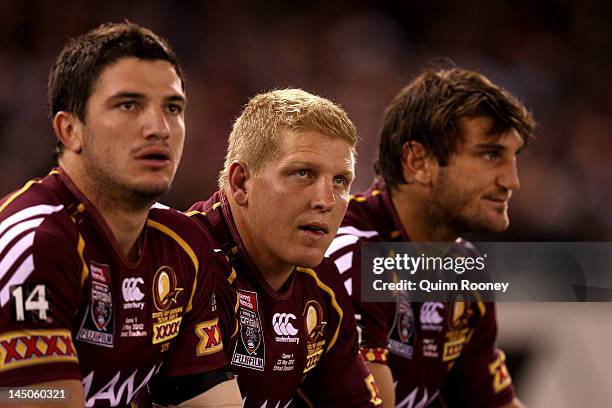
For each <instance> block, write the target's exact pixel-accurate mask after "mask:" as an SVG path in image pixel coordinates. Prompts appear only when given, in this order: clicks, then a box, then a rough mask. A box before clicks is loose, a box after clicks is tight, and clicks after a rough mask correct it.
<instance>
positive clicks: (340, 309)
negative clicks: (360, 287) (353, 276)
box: [301, 263, 382, 407]
mask: <svg viewBox="0 0 612 408" xmlns="http://www.w3.org/2000/svg"><path fill="white" fill-rule="evenodd" d="M329 265H330V269H336V268H335V267H333V265H331V263H330V264H329ZM325 273H326V275H327V276H328V278H329V279H326V281H327V283H329V289H330V290H331V291H332V292H333V297H332V299H331V302H330V304H331V305H330V310H331V311H332V312H331V314H332V315H334V316H337V317H338V318H337V319H336V321H335V325H334V326H332V327H334V328H337V331H336V332H331V331H330V332H329V336H330V338H331V339H330V340H329V342H328V346H327V347H328V348H327V350H326V352H325V355H324V357H323V358H322V361H321V362H320V363H319V364H318V365H317V367H316V368H315V369H314V370H313V372H312V374H311V375H309V376H308V377H307V378H306V380H305V382H304V383H303V385H302V387H301V391H302V393H303V396H304V397H305V398H306V399H307V400H308V401H310V403H311V404H312V405H313V406H316V407H377V406H381V405H382V400H381V399H380V398H379V397H378V389H377V387H376V383H375V382H374V378H373V376H372V375H371V374H370V372H369V370H368V369H367V368H366V366H365V364H364V362H363V359H362V358H361V355H360V354H359V344H358V334H357V327H356V324H355V318H354V313H353V307H352V305H351V301H350V298H349V297H348V294H347V293H346V291H345V290H344V288H343V287H342V283H341V281H340V279H339V277H338V276H337V271H325ZM334 273H335V274H336V275H333V274H334ZM330 275H331V276H330ZM334 281H335V282H334ZM330 320H331V319H330ZM332 327H330V329H331V328H332Z"/></svg>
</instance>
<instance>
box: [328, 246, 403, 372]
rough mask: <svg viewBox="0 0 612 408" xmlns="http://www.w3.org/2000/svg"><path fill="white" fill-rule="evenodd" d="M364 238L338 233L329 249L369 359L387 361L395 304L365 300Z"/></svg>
mask: <svg viewBox="0 0 612 408" xmlns="http://www.w3.org/2000/svg"><path fill="white" fill-rule="evenodd" d="M362 242H363V239H362V238H360V237H358V236H355V235H339V236H337V237H336V238H335V239H334V241H333V242H332V245H331V246H330V249H329V250H328V252H327V255H328V256H329V258H330V259H331V260H332V261H333V262H334V263H335V265H336V267H337V269H338V271H339V273H340V277H341V279H342V280H343V283H344V286H345V288H346V290H347V292H348V294H349V296H350V299H351V302H352V305H353V309H354V311H355V319H356V322H357V327H358V330H359V337H360V338H359V346H360V349H361V354H362V356H363V358H364V360H365V361H368V362H376V363H381V364H386V363H387V354H388V352H389V351H388V348H387V344H388V339H387V337H388V334H389V331H390V329H391V328H390V323H392V322H390V321H389V320H390V319H389V316H393V310H389V307H390V306H389V305H391V307H392V306H393V304H388V303H383V302H362V301H361V244H362Z"/></svg>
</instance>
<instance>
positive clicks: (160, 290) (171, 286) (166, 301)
mask: <svg viewBox="0 0 612 408" xmlns="http://www.w3.org/2000/svg"><path fill="white" fill-rule="evenodd" d="M182 291H183V288H177V281H176V273H174V270H172V268H170V267H169V266H162V267H161V268H159V269H158V270H157V272H156V273H155V277H154V278H153V302H154V303H155V307H156V308H157V310H159V311H165V310H168V309H169V308H170V307H171V306H172V305H173V304H176V303H177V299H178V296H179V294H180V293H181V292H182Z"/></svg>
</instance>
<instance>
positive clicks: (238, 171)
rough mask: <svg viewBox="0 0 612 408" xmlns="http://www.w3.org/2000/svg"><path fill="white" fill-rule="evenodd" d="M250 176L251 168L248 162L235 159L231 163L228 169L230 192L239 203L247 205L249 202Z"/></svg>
mask: <svg viewBox="0 0 612 408" xmlns="http://www.w3.org/2000/svg"><path fill="white" fill-rule="evenodd" d="M249 177H250V173H249V168H248V167H247V165H246V164H244V163H243V162H241V161H234V162H233V163H232V164H230V167H229V171H228V178H229V193H230V194H231V195H232V197H233V198H234V201H236V204H238V205H241V206H245V205H247V203H248V202H249V193H248V191H247V181H248V180H249Z"/></svg>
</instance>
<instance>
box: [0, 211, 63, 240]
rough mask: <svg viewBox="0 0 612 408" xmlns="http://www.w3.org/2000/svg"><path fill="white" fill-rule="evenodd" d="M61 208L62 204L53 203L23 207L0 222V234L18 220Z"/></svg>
mask: <svg viewBox="0 0 612 408" xmlns="http://www.w3.org/2000/svg"><path fill="white" fill-rule="evenodd" d="M63 208H64V206H63V205H56V206H53V205H47V204H40V205H35V206H33V207H28V208H24V209H23V210H21V211H18V212H16V213H15V214H13V215H11V216H10V217H8V218H7V219H6V220H4V221H2V222H1V223H0V235H2V234H3V233H4V231H5V230H6V229H8V228H10V227H12V226H13V225H15V224H17V223H18V222H21V221H23V220H27V219H28V218H32V217H34V216H37V215H38V216H41V215H49V214H53V213H55V212H58V211H60V210H61V209H63Z"/></svg>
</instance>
